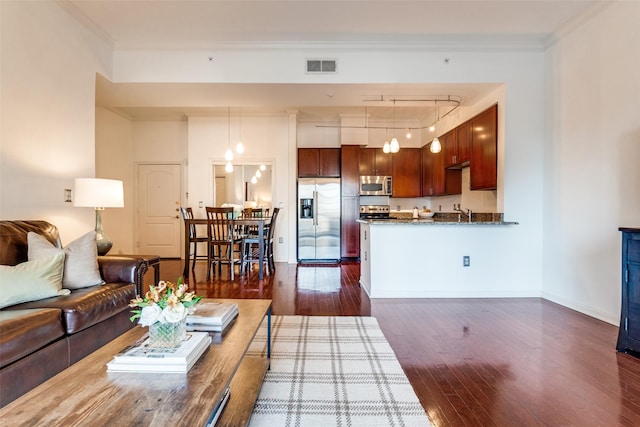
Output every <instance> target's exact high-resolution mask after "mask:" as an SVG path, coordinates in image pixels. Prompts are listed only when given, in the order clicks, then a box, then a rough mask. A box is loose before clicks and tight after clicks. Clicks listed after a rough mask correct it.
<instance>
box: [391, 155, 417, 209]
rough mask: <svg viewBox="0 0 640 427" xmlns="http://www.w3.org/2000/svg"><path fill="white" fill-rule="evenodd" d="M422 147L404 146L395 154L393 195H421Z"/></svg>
mask: <svg viewBox="0 0 640 427" xmlns="http://www.w3.org/2000/svg"><path fill="white" fill-rule="evenodd" d="M420 157H421V153H420V149H419V148H402V149H401V150H400V151H399V152H397V153H395V154H393V162H392V174H391V176H392V179H393V197H420V160H421V159H420Z"/></svg>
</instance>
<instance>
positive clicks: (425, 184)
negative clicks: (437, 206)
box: [420, 144, 434, 197]
mask: <svg viewBox="0 0 640 427" xmlns="http://www.w3.org/2000/svg"><path fill="white" fill-rule="evenodd" d="M420 155H421V157H422V171H421V177H422V185H421V187H422V188H421V193H422V196H423V197H429V196H433V195H434V188H433V153H432V152H431V144H427V145H425V146H424V147H422V148H421V149H420Z"/></svg>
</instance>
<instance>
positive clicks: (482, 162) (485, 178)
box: [469, 105, 498, 190]
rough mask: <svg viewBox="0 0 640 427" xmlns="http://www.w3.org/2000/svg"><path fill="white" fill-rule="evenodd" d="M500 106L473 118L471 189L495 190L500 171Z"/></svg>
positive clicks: (495, 106)
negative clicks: (498, 130) (498, 131)
mask: <svg viewBox="0 0 640 427" xmlns="http://www.w3.org/2000/svg"><path fill="white" fill-rule="evenodd" d="M497 129H498V106H497V105H494V106H492V107H491V108H489V109H487V110H485V111H483V112H482V113H480V114H478V115H477V116H475V117H474V118H472V119H471V160H470V168H471V169H470V173H469V175H470V181H471V182H470V187H471V190H495V189H496V187H497V175H498V174H497V171H498V133H497Z"/></svg>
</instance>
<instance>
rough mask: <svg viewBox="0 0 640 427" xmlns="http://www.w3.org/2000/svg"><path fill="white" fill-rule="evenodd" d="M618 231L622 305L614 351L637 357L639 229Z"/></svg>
mask: <svg viewBox="0 0 640 427" xmlns="http://www.w3.org/2000/svg"><path fill="white" fill-rule="evenodd" d="M619 230H620V231H621V232H622V305H621V311H620V328H619V330H618V343H617V345H616V349H617V350H618V351H622V352H631V354H633V355H634V356H639V355H640V228H620V229H619ZM634 353H635V354H634Z"/></svg>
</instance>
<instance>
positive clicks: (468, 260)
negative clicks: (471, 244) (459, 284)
mask: <svg viewBox="0 0 640 427" xmlns="http://www.w3.org/2000/svg"><path fill="white" fill-rule="evenodd" d="M470 265H471V257H470V256H469V255H465V256H463V257H462V266H463V267H469V266H470Z"/></svg>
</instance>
